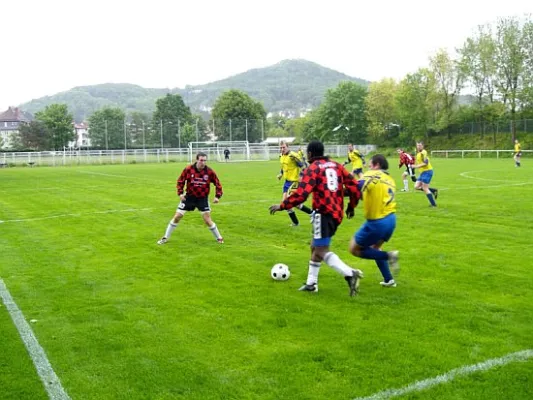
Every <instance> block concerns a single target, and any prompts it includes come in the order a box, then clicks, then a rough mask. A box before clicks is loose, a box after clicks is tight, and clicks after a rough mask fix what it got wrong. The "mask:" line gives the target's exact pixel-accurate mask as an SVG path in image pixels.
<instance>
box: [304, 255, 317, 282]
mask: <svg viewBox="0 0 533 400" xmlns="http://www.w3.org/2000/svg"><path fill="white" fill-rule="evenodd" d="M319 272H320V262H319V261H311V260H309V272H308V273H307V281H306V282H305V284H306V285H315V284H317V283H318V273H319Z"/></svg>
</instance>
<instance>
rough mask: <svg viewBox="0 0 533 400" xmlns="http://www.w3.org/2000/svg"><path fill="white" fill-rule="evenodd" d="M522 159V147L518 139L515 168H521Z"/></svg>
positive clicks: (515, 151) (515, 145) (515, 143)
mask: <svg viewBox="0 0 533 400" xmlns="http://www.w3.org/2000/svg"><path fill="white" fill-rule="evenodd" d="M521 157H522V146H521V145H520V142H519V141H518V139H516V140H515V141H514V156H513V158H514V166H515V167H520V158H521Z"/></svg>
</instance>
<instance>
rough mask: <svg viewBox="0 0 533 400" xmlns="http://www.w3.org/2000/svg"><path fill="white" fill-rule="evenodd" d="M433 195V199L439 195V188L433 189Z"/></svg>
mask: <svg viewBox="0 0 533 400" xmlns="http://www.w3.org/2000/svg"><path fill="white" fill-rule="evenodd" d="M433 197H435V200H437V197H439V190H438V189H435V192H434V193H433Z"/></svg>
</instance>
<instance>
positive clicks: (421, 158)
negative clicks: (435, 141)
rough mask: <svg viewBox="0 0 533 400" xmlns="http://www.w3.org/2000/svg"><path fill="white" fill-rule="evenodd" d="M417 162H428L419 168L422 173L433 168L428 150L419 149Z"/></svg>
mask: <svg viewBox="0 0 533 400" xmlns="http://www.w3.org/2000/svg"><path fill="white" fill-rule="evenodd" d="M416 164H417V165H418V164H426V165H424V166H422V167H420V168H418V169H419V171H420V172H421V173H422V172H424V171H431V170H433V167H432V166H431V162H430V161H429V157H428V152H427V151H426V150H422V151H419V152H418V153H416Z"/></svg>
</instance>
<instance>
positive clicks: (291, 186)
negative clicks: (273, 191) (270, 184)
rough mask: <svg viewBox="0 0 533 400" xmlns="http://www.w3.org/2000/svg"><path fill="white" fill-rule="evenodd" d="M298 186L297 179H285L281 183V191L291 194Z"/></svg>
mask: <svg viewBox="0 0 533 400" xmlns="http://www.w3.org/2000/svg"><path fill="white" fill-rule="evenodd" d="M297 187H298V181H285V183H284V184H283V193H287V192H289V193H288V194H291V193H292V192H293V191H294V190H295V189H296V188H297Z"/></svg>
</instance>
